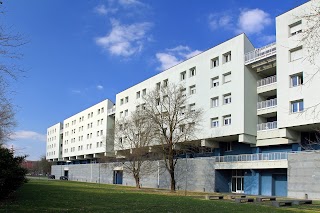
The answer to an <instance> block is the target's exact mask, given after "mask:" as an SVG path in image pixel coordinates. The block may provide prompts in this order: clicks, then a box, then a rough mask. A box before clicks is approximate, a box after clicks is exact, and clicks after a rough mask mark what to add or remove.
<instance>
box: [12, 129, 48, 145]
mask: <svg viewBox="0 0 320 213" xmlns="http://www.w3.org/2000/svg"><path fill="white" fill-rule="evenodd" d="M11 139H14V140H17V139H29V140H30V139H31V140H37V141H42V142H45V141H46V135H43V134H40V133H37V132H33V131H28V130H21V131H17V132H14V133H13V134H12V135H11Z"/></svg>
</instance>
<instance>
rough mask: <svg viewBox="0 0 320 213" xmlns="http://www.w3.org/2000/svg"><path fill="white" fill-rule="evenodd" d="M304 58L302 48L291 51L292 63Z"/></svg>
mask: <svg viewBox="0 0 320 213" xmlns="http://www.w3.org/2000/svg"><path fill="white" fill-rule="evenodd" d="M300 58H302V46H300V47H297V48H294V49H292V50H290V61H295V60H298V59H300Z"/></svg>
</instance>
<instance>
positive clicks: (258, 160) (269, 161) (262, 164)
mask: <svg viewBox="0 0 320 213" xmlns="http://www.w3.org/2000/svg"><path fill="white" fill-rule="evenodd" d="M215 163H216V164H215V169H267V168H288V153H287V152H272V153H256V154H245V155H226V156H218V157H215Z"/></svg>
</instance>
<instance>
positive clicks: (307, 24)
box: [296, 0, 320, 118]
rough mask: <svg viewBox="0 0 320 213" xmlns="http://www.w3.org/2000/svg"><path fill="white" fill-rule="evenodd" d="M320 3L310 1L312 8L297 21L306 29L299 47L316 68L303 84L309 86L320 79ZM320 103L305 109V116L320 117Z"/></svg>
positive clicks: (298, 17)
mask: <svg viewBox="0 0 320 213" xmlns="http://www.w3.org/2000/svg"><path fill="white" fill-rule="evenodd" d="M319 3H320V1H319V0H310V7H308V8H307V10H306V11H303V14H300V15H296V18H297V19H300V20H302V22H303V24H304V28H303V29H302V30H300V31H298V33H299V37H298V41H299V43H298V45H303V49H304V50H305V51H304V53H305V55H304V61H306V62H308V63H310V65H312V67H313V68H314V69H313V71H312V72H308V73H306V80H304V82H303V84H305V85H307V84H310V83H312V81H313V80H315V77H319V74H320V43H319V40H320V4H319ZM319 107H320V102H319V103H316V104H314V105H312V106H310V107H308V108H305V109H304V113H303V114H310V115H311V116H313V117H314V118H318V117H319V116H320V110H319Z"/></svg>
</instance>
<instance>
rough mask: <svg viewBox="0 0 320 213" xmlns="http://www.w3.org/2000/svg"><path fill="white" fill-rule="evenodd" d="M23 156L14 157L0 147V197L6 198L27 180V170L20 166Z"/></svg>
mask: <svg viewBox="0 0 320 213" xmlns="http://www.w3.org/2000/svg"><path fill="white" fill-rule="evenodd" d="M25 158H26V156H17V157H14V156H13V154H12V153H11V152H10V150H8V149H6V148H4V147H0V199H3V198H6V197H7V196H8V195H9V194H10V193H11V192H13V191H15V190H16V189H18V188H19V187H20V186H21V185H22V184H23V183H25V182H26V181H27V179H26V177H25V175H26V174H27V170H26V169H24V168H22V167H21V163H22V162H23V160H24V159H25Z"/></svg>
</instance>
